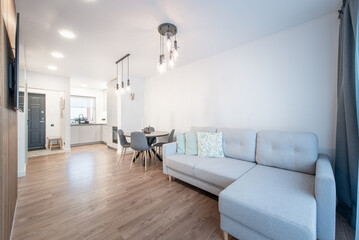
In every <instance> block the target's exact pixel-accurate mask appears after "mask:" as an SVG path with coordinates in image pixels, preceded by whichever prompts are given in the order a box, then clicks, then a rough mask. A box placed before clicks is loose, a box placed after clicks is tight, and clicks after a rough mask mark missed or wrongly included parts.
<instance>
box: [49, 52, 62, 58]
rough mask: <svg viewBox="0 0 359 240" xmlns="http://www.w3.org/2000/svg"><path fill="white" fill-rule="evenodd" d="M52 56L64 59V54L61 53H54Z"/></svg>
mask: <svg viewBox="0 0 359 240" xmlns="http://www.w3.org/2000/svg"><path fill="white" fill-rule="evenodd" d="M51 55H52V56H53V57H54V58H64V54H62V53H59V52H52V53H51Z"/></svg>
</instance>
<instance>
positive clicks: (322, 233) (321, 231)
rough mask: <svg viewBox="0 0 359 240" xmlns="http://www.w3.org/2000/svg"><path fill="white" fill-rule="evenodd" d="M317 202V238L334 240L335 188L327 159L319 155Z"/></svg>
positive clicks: (316, 184)
mask: <svg viewBox="0 0 359 240" xmlns="http://www.w3.org/2000/svg"><path fill="white" fill-rule="evenodd" d="M315 198H316V200H317V238H318V239H326V240H329V239H330V240H334V239H335V208H336V188H335V179H334V174H333V169H332V165H331V164H330V162H329V157H328V156H327V155H324V154H319V157H318V160H317V164H316V172H315Z"/></svg>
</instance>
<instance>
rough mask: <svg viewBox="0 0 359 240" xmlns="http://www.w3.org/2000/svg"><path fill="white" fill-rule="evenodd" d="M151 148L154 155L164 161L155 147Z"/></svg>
mask: <svg viewBox="0 0 359 240" xmlns="http://www.w3.org/2000/svg"><path fill="white" fill-rule="evenodd" d="M151 150H152V152H153V153H154V155H155V156H156V157H157V158H158V160H160V161H161V162H162V161H163V159H162V157H161V156H160V155H159V154H158V153H157V152H156V151H155V150H154V149H153V148H152V149H151Z"/></svg>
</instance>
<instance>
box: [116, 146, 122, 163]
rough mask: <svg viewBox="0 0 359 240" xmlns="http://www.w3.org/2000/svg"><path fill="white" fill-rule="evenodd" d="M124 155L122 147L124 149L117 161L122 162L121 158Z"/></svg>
mask: <svg viewBox="0 0 359 240" xmlns="http://www.w3.org/2000/svg"><path fill="white" fill-rule="evenodd" d="M122 156H123V148H122V150H121V155H120V157H119V158H118V160H117V163H119V162H120V160H121V158H122Z"/></svg>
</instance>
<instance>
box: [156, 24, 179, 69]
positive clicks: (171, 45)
mask: <svg viewBox="0 0 359 240" xmlns="http://www.w3.org/2000/svg"><path fill="white" fill-rule="evenodd" d="M158 32H159V34H160V57H159V59H158V62H157V70H158V72H159V73H160V74H163V73H165V72H166V71H167V68H168V67H169V68H171V69H172V68H174V66H175V62H176V60H177V57H178V45H177V38H176V34H177V27H176V26H175V25H174V24H172V23H162V24H161V25H159V26H158ZM165 44H166V47H165V46H164V45H165ZM165 48H166V49H167V58H168V63H167V60H166V54H165Z"/></svg>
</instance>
